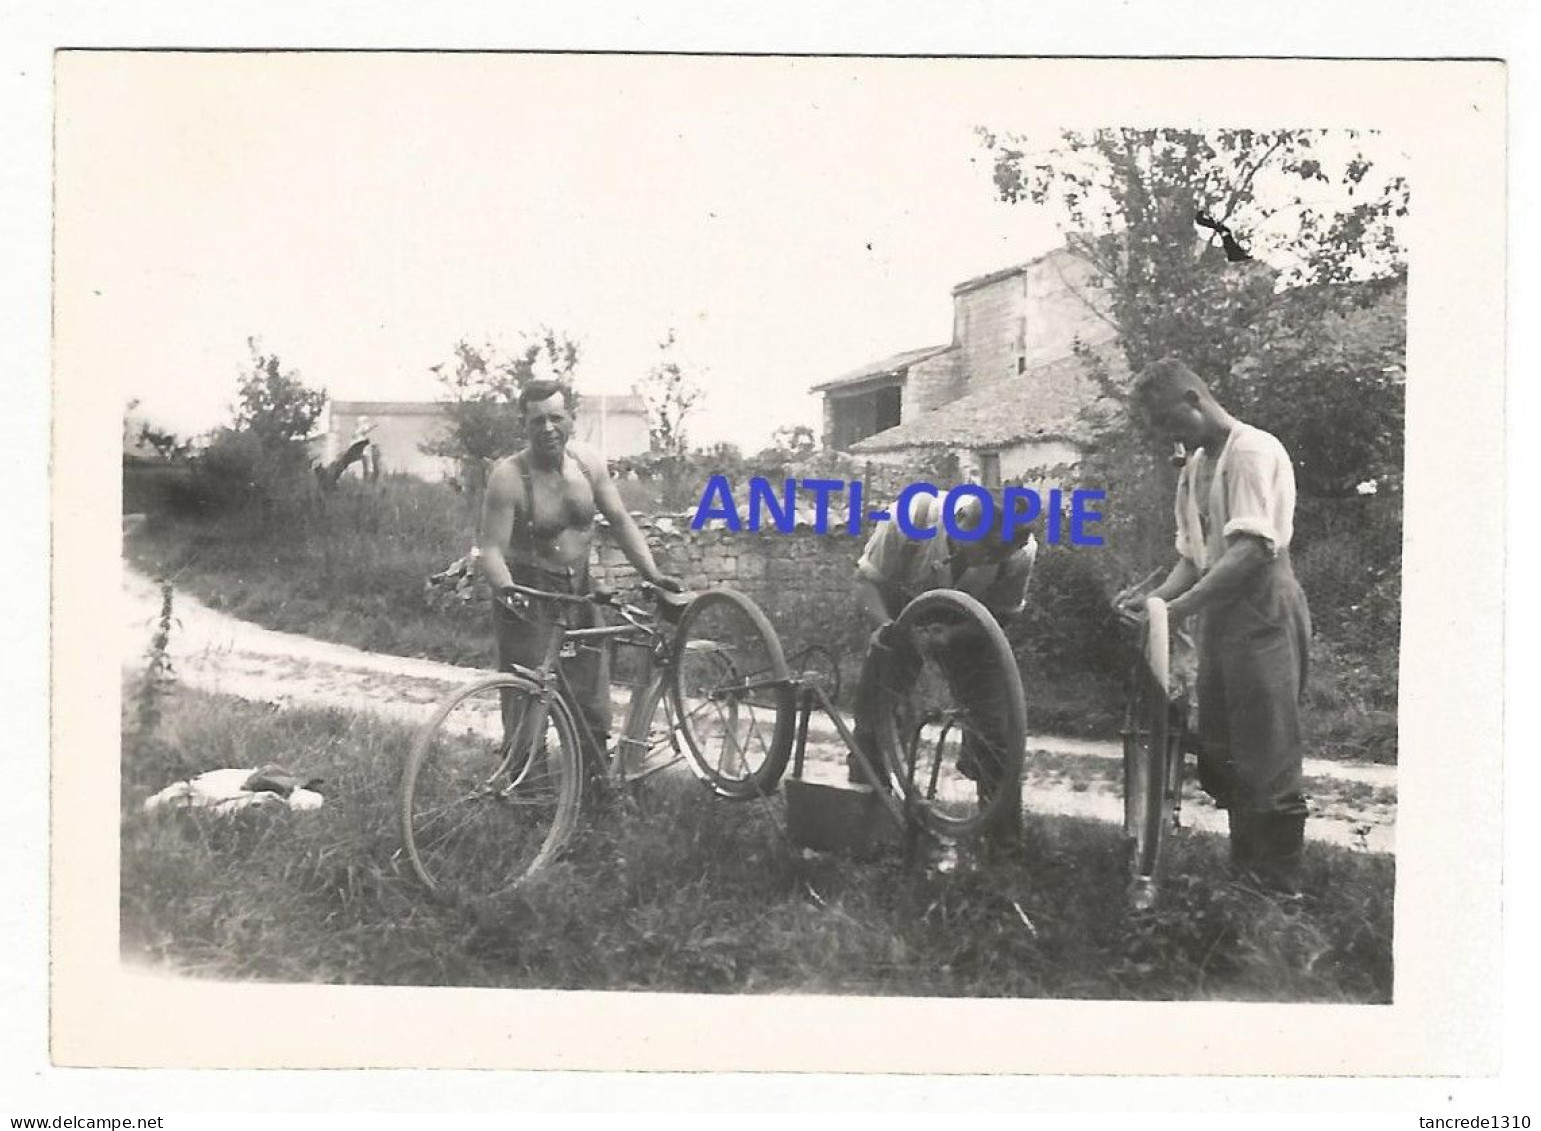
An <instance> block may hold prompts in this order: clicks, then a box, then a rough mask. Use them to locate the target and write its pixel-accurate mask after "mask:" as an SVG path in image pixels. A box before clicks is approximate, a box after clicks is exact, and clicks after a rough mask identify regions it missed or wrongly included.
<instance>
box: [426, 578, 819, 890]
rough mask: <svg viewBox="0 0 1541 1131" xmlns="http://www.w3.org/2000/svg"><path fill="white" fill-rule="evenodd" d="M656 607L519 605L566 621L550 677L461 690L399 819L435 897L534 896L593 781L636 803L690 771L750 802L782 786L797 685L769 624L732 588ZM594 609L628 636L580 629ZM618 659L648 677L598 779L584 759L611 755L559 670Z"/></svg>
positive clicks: (521, 595) (439, 717) (563, 602)
mask: <svg viewBox="0 0 1541 1131" xmlns="http://www.w3.org/2000/svg"><path fill="white" fill-rule="evenodd" d="M653 596H654V600H655V604H656V611H649V610H647V609H644V608H641V607H638V606H636V605H631V604H626V603H624V602H621V601H618V600H617V599H616V597H615V595H614V594H612V593H609V592H605V591H596V592H594V593H591V594H587V595H582V596H575V595H571V594H563V593H550V592H546V591H544V590H539V589H531V588H528V587H526V586H521V585H514V586H511V587H509V589H508V590H505V597H506V599H507V600H508V601H509V602H510V607H511V608H514V609H515V610H516V611H528V610H529V609H530V607H531V606H532V604H533V603H535V602H545V603H548V604H549V606H550V607H553V608H555V609H556V610H557V613H558V615H557V616H556V617H555V618H554V621H555V624H554V629H553V631H552V633H551V635H550V639H549V640H548V642H547V647H546V651H545V654H544V656H543V657H542V660H541V663H540V664H539V665H538V666H537V667H534V668H526V667H522V666H519V665H514V666H513V667H512V669H511V670H509V671H505V672H499V673H497V674H495V675H489V676H486V677H484V678H482V679H480V680H477V681H475V682H474V683H471V684H468V685H467V686H465V687H462V688H459V689H457V690H456V691H454V692H453V693H451V694H450V695H449V696H448V697H447V698H445V699H444V700H443V701H442V702H441V703H440V704H439V706H438V708H437V709H436V710H435V711H434V714H433V715H432V717H431V718H430V719H429V720H428V721H427V722H426V723H425V724H424V725H423V727H422V728H421V729H420V731H419V732H418V735H417V736H416V740H415V741H414V743H413V746H412V750H411V753H410V754H409V755H408V758H407V762H406V765H405V767H404V769H403V773H402V779H401V786H400V794H399V818H400V824H401V834H402V839H403V842H404V845H405V849H406V853H407V858H408V860H409V861H410V864H411V867H412V870H413V872H414V873H415V874H416V876H417V878H418V879H419V880H420V881H421V882H422V883H423V884H424V885H425V886H427V887H428V889H429V890H430V891H432V892H434V893H435V894H436V895H439V896H441V897H444V898H446V899H450V900H452V901H461V902H478V901H496V900H497V899H500V898H502V897H504V896H507V895H508V894H509V893H511V892H512V891H513V890H514V889H516V888H518V887H520V886H521V885H523V884H525V883H527V882H529V880H530V879H531V878H532V877H534V876H536V875H537V874H539V873H540V872H541V871H542V870H543V869H545V868H546V867H547V866H548V865H550V864H551V862H552V861H553V860H555V859H556V858H557V857H558V856H559V855H560V854H561V853H562V852H563V850H564V849H565V848H566V847H567V845H568V842H569V841H570V840H571V838H572V835H573V832H574V829H575V827H576V824H577V820H578V815H579V810H580V806H581V804H582V800H583V795H584V793H585V790H584V783H585V779H586V778H596V779H598V780H599V781H602V782H606V783H608V784H609V785H610V786H611V787H613V788H614V789H615V790H616V791H617V792H619V793H621V794H623V795H624V794H626V793H627V792H629V791H630V789H631V788H632V787H633V786H634V785H635V783H638V782H640V781H642V780H644V779H646V778H649V777H652V776H653V775H655V774H657V773H660V772H661V771H663V770H665V769H667V768H669V767H670V766H672V765H675V764H677V763H678V762H679V761H681V760H684V761H685V762H687V763H688V764H689V766H690V768H691V770H692V771H693V772H694V773H695V774H696V776H697V777H698V778H700V779H701V780H702V781H703V782H705V783H706V784H707V785H708V786H709V787H710V788H711V789H712V790H713V792H715V793H717V794H718V795H719V796H723V797H730V798H739V799H741V798H745V797H753V796H759V795H760V794H761V793H762V792H763V790H764V789H765V788H766V783H767V782H770V783H774V781H775V780H777V779H779V777H780V775H781V773H782V771H783V769H784V767H785V765H786V761H787V758H788V756H789V754H790V751H791V743H792V733H791V725H792V693H791V687H792V681H791V677H790V674H789V672H788V670H787V666H786V661H785V659H784V657H783V656H782V653H781V646H780V643H779V641H778V640H777V638H776V634H775V630H774V629H773V628H772V627H771V625H770V622H769V621H767V620H766V619H765V616H764V614H763V613H761V612H760V610H759V609H758V608H757V607H756V606H755V605H754V604H753V602H751V601H750V600H749V598H747V597H745V596H744V595H743V594H741V593H738V592H736V591H734V590H731V589H714V590H709V591H707V592H703V593H700V594H696V595H691V594H672V593H667V592H664V591H662V590H653ZM587 606H593V607H597V608H599V609H602V610H606V611H609V612H611V613H613V614H614V615H616V616H617V617H619V619H620V621H621V623H619V624H601V625H599V626H597V627H573V626H572V625H571V624H570V623H569V614H571V613H573V612H576V611H577V610H579V609H583V608H585V607H587ZM615 645H622V646H631V647H635V648H637V649H639V650H640V651H641V653H642V655H643V657H644V659H645V664H644V674H643V677H642V679H641V681H640V683H639V684H638V687H637V689H636V690H635V691H634V693H633V694H632V696H631V700H630V703H629V705H628V709H627V713H626V718H625V722H624V725H623V727H622V729H621V732H620V737H619V740H618V741H617V743H616V745H615V747H614V748H613V749H611V750H608V751H605V752H604V753H603V764H602V765H599V766H590V765H588V764H587V763H589V762H591V761H592V755H591V756H590V757H588V758H586V757H585V755H584V753H583V752H584V751H585V750H588V751H596V750H598V749H599V747H600V743H599V742H598V741H597V740H596V738H595V735H594V733H593V731H592V730H591V728H590V727H589V724H588V722H587V721H586V720H585V718H584V717H583V714H582V713H581V712H580V711H579V710H577V709H576V706H575V704H576V703H577V698H576V696H575V694H574V692H573V689H572V686H571V684H570V683H569V681H568V678H567V675H566V673H565V672H564V670H563V667H562V665H561V660H562V659H564V658H570V657H571V656H573V655H575V654H576V651H577V649H579V648H584V647H588V648H593V647H600V648H610V647H613V646H615ZM762 724H764V725H762ZM756 746H758V749H756ZM772 788H773V785H772Z"/></svg>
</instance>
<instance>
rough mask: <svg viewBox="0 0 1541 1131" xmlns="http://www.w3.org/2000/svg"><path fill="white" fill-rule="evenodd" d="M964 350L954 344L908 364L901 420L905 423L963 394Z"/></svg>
mask: <svg viewBox="0 0 1541 1131" xmlns="http://www.w3.org/2000/svg"><path fill="white" fill-rule="evenodd" d="M965 384H966V383H965V381H964V373H963V352H962V351H961V350H959V349H958V348H957V347H956V346H954V347H953V348H952V349H949V350H947V351H946V352H944V353H939V354H937V355H936V356H935V357H928V358H926V359H925V360H924V361H917V362H916V363H915V364H914V365H912V366H910V369H909V375H908V378H907V379H906V381H905V385H904V402H903V405H902V407H901V420H902V422H904V423H908V422H909V421H911V420H914V419H915V418H916V417H918V416H924V415H925V414H926V413H928V412H931V411H932V410H933V409H938V408H941V407H942V406H943V405H945V404H947V403H948V402H949V401H954V400H957V399H958V398H959V397H960V396H962V395H963V392H964V387H965Z"/></svg>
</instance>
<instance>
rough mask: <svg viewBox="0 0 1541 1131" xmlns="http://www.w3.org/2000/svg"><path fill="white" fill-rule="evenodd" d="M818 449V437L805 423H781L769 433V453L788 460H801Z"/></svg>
mask: <svg viewBox="0 0 1541 1131" xmlns="http://www.w3.org/2000/svg"><path fill="white" fill-rule="evenodd" d="M818 449H819V438H818V437H817V436H815V435H814V434H813V429H812V428H811V427H809V426H808V425H806V424H783V425H782V426H781V427H780V428H778V429H776V430H775V431H774V432H772V433H771V447H770V451H771V453H774V454H777V455H784V456H785V457H786V459H788V460H803V459H807V458H808V457H809V456H811V455H813V453H814V452H816V451H818Z"/></svg>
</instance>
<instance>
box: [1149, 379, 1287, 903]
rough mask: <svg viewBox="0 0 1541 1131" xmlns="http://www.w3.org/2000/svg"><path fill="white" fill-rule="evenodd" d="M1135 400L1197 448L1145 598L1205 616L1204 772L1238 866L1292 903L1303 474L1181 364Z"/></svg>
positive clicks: (1178, 613)
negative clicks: (1297, 559) (1296, 565)
mask: <svg viewBox="0 0 1541 1131" xmlns="http://www.w3.org/2000/svg"><path fill="white" fill-rule="evenodd" d="M1134 402H1135V405H1136V407H1137V409H1138V410H1139V411H1140V412H1141V413H1142V414H1143V415H1144V416H1145V418H1146V419H1147V420H1148V421H1149V422H1150V423H1151V425H1152V426H1153V427H1154V428H1155V429H1156V431H1157V432H1159V433H1160V434H1161V436H1162V437H1163V438H1165V439H1169V440H1173V441H1177V442H1180V443H1182V444H1183V445H1184V446H1185V447H1186V448H1187V449H1188V451H1189V452H1191V453H1192V454H1191V455H1190V456H1189V458H1188V461H1187V463H1186V464H1185V465H1184V466H1183V471H1182V475H1181V477H1180V479H1179V480H1178V484H1177V501H1176V514H1177V552H1178V554H1179V555H1180V556H1179V558H1178V561H1177V564H1176V566H1175V567H1173V569H1172V571H1171V572H1170V573H1169V574H1168V575H1167V578H1166V580H1165V581H1164V582H1162V583H1161V585H1160V586H1158V587H1157V588H1156V589H1155V590H1153V591H1152V592H1150V593H1149V594H1148V595H1145V596H1131V597H1126V596H1125V595H1123V594H1121V595H1120V600H1119V602H1118V605H1119V608H1120V611H1121V612H1123V613H1124V614H1125V615H1126V616H1127V617H1130V618H1137V617H1138V616H1139V615H1140V614H1141V612H1142V611H1143V608H1144V605H1145V602H1146V600H1147V599H1148V598H1149V597H1159V598H1161V599H1163V600H1165V601H1166V602H1167V610H1168V613H1169V615H1170V617H1171V619H1172V621H1173V623H1174V624H1175V623H1177V622H1179V621H1181V620H1183V619H1185V618H1193V617H1195V616H1197V615H1198V614H1200V613H1202V614H1203V617H1202V620H1201V621H1200V622H1199V631H1198V642H1199V675H1198V703H1199V742H1200V755H1199V778H1200V783H1201V784H1202V785H1203V787H1204V789H1205V790H1206V791H1207V792H1208V793H1209V794H1210V795H1211V796H1213V797H1214V799H1215V801H1216V803H1217V804H1219V805H1220V806H1221V807H1222V808H1225V809H1226V810H1228V812H1229V815H1230V827H1231V860H1232V866H1233V868H1234V869H1235V870H1236V872H1237V873H1238V875H1239V876H1241V877H1242V878H1245V879H1248V880H1251V881H1253V882H1257V883H1259V884H1261V885H1263V886H1264V887H1266V888H1268V889H1270V890H1272V891H1275V892H1278V893H1281V894H1286V895H1293V894H1294V893H1295V892H1296V891H1297V889H1298V884H1299V870H1300V855H1301V848H1302V844H1303V841H1304V833H1305V819H1306V805H1305V799H1304V797H1303V795H1302V793H1301V788H1302V780H1301V778H1302V773H1301V758H1302V739H1301V731H1300V695H1301V692H1302V690H1303V689H1304V687H1305V681H1306V668H1307V649H1308V645H1309V643H1310V638H1311V619H1310V613H1309V611H1308V610H1307V607H1306V599H1305V594H1304V593H1303V592H1301V589H1300V585H1299V583H1298V582H1297V581H1296V580H1295V574H1294V571H1293V570H1292V569H1291V567H1290V555H1289V545H1290V537H1291V534H1292V531H1293V528H1294V512H1295V472H1294V468H1293V466H1292V465H1291V463H1290V458H1289V453H1288V452H1286V451H1285V449H1284V445H1283V444H1281V443H1280V442H1279V441H1278V440H1277V439H1276V438H1274V437H1273V436H1271V435H1269V434H1268V433H1267V432H1264V431H1262V430H1261V429H1258V428H1253V427H1251V426H1250V425H1247V424H1243V423H1242V422H1241V421H1239V420H1237V419H1236V418H1235V417H1234V416H1232V415H1231V414H1230V413H1228V412H1227V411H1226V410H1225V409H1224V408H1223V407H1222V406H1221V405H1220V404H1219V402H1218V401H1216V400H1215V398H1214V396H1213V394H1211V393H1210V391H1209V388H1208V387H1207V386H1206V385H1205V384H1204V382H1203V381H1202V380H1201V379H1200V378H1199V377H1198V376H1197V375H1196V374H1195V373H1194V372H1193V371H1192V370H1191V369H1189V368H1188V367H1187V366H1186V365H1184V364H1183V363H1182V362H1180V361H1176V360H1174V359H1167V360H1163V361H1158V362H1156V363H1155V364H1153V365H1150V366H1147V367H1146V368H1145V369H1144V370H1143V371H1141V373H1140V375H1139V377H1138V378H1137V379H1136V381H1135V384H1134Z"/></svg>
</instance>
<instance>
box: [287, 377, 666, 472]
mask: <svg viewBox="0 0 1541 1131" xmlns="http://www.w3.org/2000/svg"><path fill="white" fill-rule="evenodd" d="M361 420H363V421H364V422H365V424H366V425H372V426H373V427H372V428H371V430H370V432H369V437H370V439H371V440H373V441H374V443H375V445H376V446H377V447H378V449H379V460H380V468H381V471H382V472H383V473H384V474H386V475H412V476H415V477H417V478H419V479H427V480H431V481H438V480H441V479H447V478H450V477H453V476H455V475H458V474H459V471H460V469H459V467H458V466H457V464H456V462H455V461H454V460H452V459H446V458H444V457H443V456H432V455H428V454H427V453H426V452H424V451H423V445H424V444H428V443H431V442H433V441H435V440H440V439H442V438H443V437H444V434H445V428H446V423H447V422H446V420H445V415H444V405H443V403H442V402H439V401H332V402H331V404H330V405H329V406H328V421H327V427H326V430H325V431H324V432H322V433H320V434H319V435H317V436H314V437H312V438H311V441H310V445H311V455H312V457H313V458H314V459H316V460H317V461H319V462H322V463H328V462H330V461H331V460H333V459H336V458H337V457H338V456H339V455H341V454H342V453H343V452H344V451H345V450H346V449H347V447H348V444H349V443H350V442H351V441H352V440H353V438H354V436H355V435H356V434H357V433H358V430H359V427H360V421H361ZM573 438H574V439H576V440H581V441H583V442H585V443H588V444H592V445H593V446H594V447H596V448H598V449H599V450H600V452H601V453H602V454H603V455H604V457H605V458H606V459H617V458H620V457H622V456H635V455H641V454H642V453H644V452H646V451H647V450H648V432H647V412H646V409H645V408H644V407H643V404H642V398H641V397H637V396H601V395H599V394H594V393H586V394H584V395H583V396H582V397H581V399H580V400H579V402H578V414H577V419H576V428H575V430H574V432H573Z"/></svg>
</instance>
